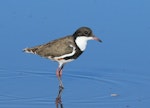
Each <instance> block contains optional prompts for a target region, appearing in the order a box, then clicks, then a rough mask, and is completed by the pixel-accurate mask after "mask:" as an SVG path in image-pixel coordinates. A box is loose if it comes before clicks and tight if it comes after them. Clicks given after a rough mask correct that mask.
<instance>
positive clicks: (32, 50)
mask: <svg viewBox="0 0 150 108" xmlns="http://www.w3.org/2000/svg"><path fill="white" fill-rule="evenodd" d="M37 49H38V48H36V47H35V48H25V49H23V52H26V53H32V54H36V50H37Z"/></svg>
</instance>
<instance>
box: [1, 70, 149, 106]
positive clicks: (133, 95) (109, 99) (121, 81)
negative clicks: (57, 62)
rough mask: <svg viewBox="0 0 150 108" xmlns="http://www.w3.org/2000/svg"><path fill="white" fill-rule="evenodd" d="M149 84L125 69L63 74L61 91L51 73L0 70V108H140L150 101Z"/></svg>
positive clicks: (73, 71) (139, 75)
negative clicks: (24, 107) (68, 107)
mask: <svg viewBox="0 0 150 108" xmlns="http://www.w3.org/2000/svg"><path fill="white" fill-rule="evenodd" d="M99 70H101V72H99ZM149 81H150V78H149V75H147V74H145V75H144V74H141V73H140V72H137V71H136V72H134V71H131V70H124V69H96V70H86V71H85V70H84V71H82V70H65V71H64V73H63V82H64V84H65V90H64V89H63V88H60V87H59V88H57V86H58V81H57V78H56V76H55V72H53V71H50V72H49V71H43V70H40V71H36V70H7V69H0V86H1V89H0V107H6V108H9V107H10V106H14V107H15V108H17V107H23V106H26V107H32V108H33V107H36V108H43V107H45V108H49V107H56V108H63V104H65V106H70V107H72V108H76V107H80V106H81V107H82V108H91V107H103V108H115V107H118V108H120V107H125V108H127V107H130V106H134V107H136V108H140V105H141V106H144V105H147V104H148V103H147V101H149V100H150V95H149V91H150V84H149ZM62 93H63V94H62ZM56 94H57V95H56ZM56 96H57V97H56ZM62 97H63V100H62ZM112 106H113V107H112Z"/></svg>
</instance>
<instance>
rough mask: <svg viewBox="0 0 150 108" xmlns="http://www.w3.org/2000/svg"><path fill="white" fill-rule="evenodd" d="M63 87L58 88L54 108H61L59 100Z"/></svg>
mask: <svg viewBox="0 0 150 108" xmlns="http://www.w3.org/2000/svg"><path fill="white" fill-rule="evenodd" d="M63 89H64V88H63V87H61V86H59V90H58V96H57V97H56V101H55V103H56V108H59V106H60V108H63V104H62V100H61V95H62V92H63Z"/></svg>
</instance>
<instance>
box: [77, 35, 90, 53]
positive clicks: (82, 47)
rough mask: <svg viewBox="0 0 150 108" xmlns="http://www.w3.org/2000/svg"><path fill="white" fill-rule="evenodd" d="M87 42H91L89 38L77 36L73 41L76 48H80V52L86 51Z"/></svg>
mask: <svg viewBox="0 0 150 108" xmlns="http://www.w3.org/2000/svg"><path fill="white" fill-rule="evenodd" d="M88 40H91V38H90V37H86V36H79V37H77V38H76V39H75V42H76V44H77V46H78V47H79V48H80V50H81V51H84V50H85V49H86V46H87V41H88Z"/></svg>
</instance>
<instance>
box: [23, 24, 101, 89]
mask: <svg viewBox="0 0 150 108" xmlns="http://www.w3.org/2000/svg"><path fill="white" fill-rule="evenodd" d="M89 40H97V41H98V42H102V40H101V39H100V38H98V37H96V36H95V35H94V34H93V32H92V30H91V28H89V27H85V26H84V27H80V28H78V29H77V30H76V31H75V32H74V33H73V34H72V35H67V36H65V37H62V38H59V39H56V40H53V41H50V42H48V43H46V44H42V45H37V46H35V47H31V48H25V49H23V51H24V52H26V53H32V54H36V55H39V56H41V57H44V58H47V59H50V60H52V61H56V62H58V68H57V70H56V76H57V78H58V80H59V86H60V87H61V88H64V86H63V83H62V70H63V68H64V65H65V64H66V63H68V62H71V61H74V60H75V59H77V58H78V57H79V56H80V55H81V54H82V53H83V52H84V51H85V49H86V46H87V42H88V41H89Z"/></svg>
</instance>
